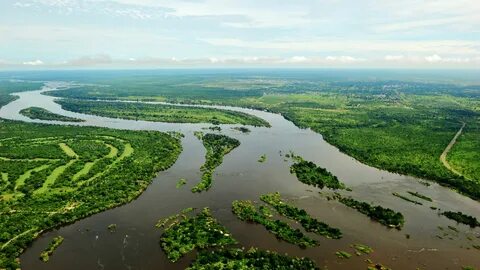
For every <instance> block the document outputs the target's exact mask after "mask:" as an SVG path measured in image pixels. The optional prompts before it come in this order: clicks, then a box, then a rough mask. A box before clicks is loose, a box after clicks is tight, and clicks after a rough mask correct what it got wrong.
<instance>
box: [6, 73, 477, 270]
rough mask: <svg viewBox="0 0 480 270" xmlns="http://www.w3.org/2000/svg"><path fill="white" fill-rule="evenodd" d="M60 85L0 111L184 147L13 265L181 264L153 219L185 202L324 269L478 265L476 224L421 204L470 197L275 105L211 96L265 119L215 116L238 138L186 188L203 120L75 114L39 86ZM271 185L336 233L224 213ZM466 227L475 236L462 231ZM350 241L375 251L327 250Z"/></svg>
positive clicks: (196, 164)
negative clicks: (164, 134) (343, 190)
mask: <svg viewBox="0 0 480 270" xmlns="http://www.w3.org/2000/svg"><path fill="white" fill-rule="evenodd" d="M68 87H69V84H68V83H63V82H47V83H46V85H45V86H44V88H43V89H41V90H37V91H30V92H21V93H16V94H15V95H17V96H19V99H17V100H15V101H13V102H11V103H9V104H7V105H6V106H4V107H2V108H1V109H0V117H1V118H5V119H12V120H20V121H28V122H36V123H52V124H72V125H86V126H99V127H107V128H114V129H130V130H158V131H179V132H182V133H183V134H184V135H185V138H183V139H182V145H183V152H182V154H181V155H180V157H179V159H178V160H177V161H176V163H175V165H174V166H172V167H171V168H170V169H168V170H166V171H163V172H160V173H159V174H158V176H157V177H156V178H155V180H154V181H153V183H152V184H151V185H150V186H149V187H148V188H147V189H146V191H145V192H144V193H143V194H142V195H141V196H140V197H139V198H138V199H136V200H134V201H132V202H131V203H128V204H126V205H123V206H121V207H117V208H114V209H110V210H108V211H105V212H102V213H99V214H96V215H93V216H91V217H88V218H85V219H82V220H79V221H77V222H75V223H73V224H70V225H67V226H64V227H61V228H59V229H57V230H53V231H49V232H46V233H43V234H42V235H41V236H40V237H39V238H38V239H37V240H35V241H34V243H33V244H32V245H31V246H30V247H29V248H28V249H27V250H26V251H25V252H24V253H23V254H22V256H21V264H22V269H26V270H29V269H32V270H41V269H49V270H51V269H54V270H55V269H59V270H60V269H62V270H63V269H69V270H75V269H82V270H84V269H116V270H117V269H118V270H120V269H184V268H185V267H186V266H187V265H188V264H189V263H190V261H191V259H193V258H194V256H195V254H194V253H192V254H189V255H188V256H186V257H185V258H183V259H181V260H180V261H179V262H177V263H175V264H173V263H170V262H168V261H167V259H166V256H165V254H164V253H163V251H162V250H161V248H160V245H159V238H160V235H161V230H159V229H157V228H155V227H154V224H155V223H156V221H157V220H158V219H159V218H161V217H165V216H168V215H171V214H175V213H177V212H179V211H180V210H181V209H183V208H186V207H197V208H202V207H210V208H211V210H212V213H213V215H214V216H215V217H216V218H217V219H218V221H219V222H220V223H221V224H223V225H225V226H226V227H227V228H228V230H229V231H230V232H231V233H232V234H233V236H234V238H235V239H237V240H238V241H239V242H240V244H241V245H242V246H245V247H251V246H255V247H258V248H261V249H270V250H275V251H277V252H279V253H282V254H283V253H288V254H289V255H295V256H302V257H303V256H307V257H310V258H311V259H313V260H315V261H316V262H317V264H318V266H319V267H324V266H327V267H328V269H366V262H365V259H366V258H370V259H372V261H374V262H379V263H382V264H384V265H386V266H389V267H391V268H393V269H416V268H417V267H420V268H421V269H461V266H462V265H471V266H476V267H480V259H479V258H480V251H479V250H476V249H474V248H471V246H472V244H477V245H479V244H480V239H479V237H480V230H479V229H471V228H470V227H468V226H464V225H457V224H456V223H455V222H453V221H451V220H448V219H447V218H445V217H443V216H440V215H438V212H437V211H435V210H432V209H430V208H429V206H430V205H432V206H436V207H438V208H440V209H442V210H451V211H460V210H461V211H462V212H464V213H467V214H470V215H473V216H477V217H480V207H479V206H480V204H479V203H478V202H476V201H473V200H471V199H469V198H467V197H465V196H462V195H460V194H458V193H456V192H455V191H452V190H450V189H447V188H444V187H442V186H440V185H438V184H435V183H433V182H431V185H430V186H426V185H424V184H422V183H421V181H420V180H419V179H416V178H414V177H410V176H404V175H399V174H395V173H390V172H386V171H383V170H379V169H376V168H373V167H370V166H367V165H364V164H362V163H360V162H358V161H357V160H355V159H353V158H351V157H349V156H348V155H345V154H344V153H341V152H340V151H339V150H338V149H337V148H335V147H334V146H332V145H330V144H328V143H327V142H325V141H324V140H323V138H322V136H321V135H320V134H318V133H315V132H313V131H311V130H309V129H300V128H298V127H296V126H295V125H294V124H293V123H291V122H290V121H287V120H285V119H284V118H283V117H282V116H281V115H279V114H273V113H269V112H264V111H258V110H252V109H244V108H232V107H222V106H215V107H220V108H224V109H230V110H235V111H241V112H245V113H249V114H252V115H255V116H258V117H261V118H263V119H265V120H266V121H268V122H269V123H270V124H271V127H270V128H266V127H249V129H251V132H250V133H247V134H243V133H241V132H239V131H236V130H233V129H232V127H234V126H236V125H221V127H222V132H221V133H222V134H225V135H228V136H231V137H234V138H237V139H238V140H240V142H241V145H240V146H239V147H238V148H237V149H235V150H234V151H232V152H231V153H230V154H228V155H227V156H225V158H224V162H223V164H222V165H221V166H220V167H218V168H217V170H216V172H215V174H214V182H213V186H212V188H211V189H210V190H209V191H208V192H203V193H200V194H193V193H192V192H190V188H191V187H192V186H194V185H195V184H196V183H198V181H199V179H200V176H201V174H200V170H199V168H200V166H201V165H202V164H203V162H204V155H205V149H204V148H203V145H202V143H201V142H200V141H199V140H198V139H197V138H195V136H194V135H193V132H194V131H199V130H201V129H202V128H205V127H208V126H211V125H209V124H184V123H158V122H148V121H134V120H122V119H114V118H106V117H99V116H92V115H85V114H79V113H74V112H69V111H65V110H63V109H62V108H61V106H60V105H58V104H57V103H55V102H54V100H55V98H54V97H50V96H46V95H43V94H42V92H44V91H47V90H52V89H66V90H65V91H68V89H67V88H68ZM31 106H37V107H42V108H45V109H47V110H49V111H51V112H53V113H57V114H61V115H65V116H70V117H76V118H81V119H84V120H85V122H82V123H64V122H55V121H41V120H31V119H29V118H27V117H24V116H22V115H20V114H19V113H18V112H19V111H20V110H21V109H23V108H27V107H31ZM290 150H292V151H294V152H295V153H296V154H297V155H300V156H302V157H303V158H304V159H306V160H310V161H313V162H315V163H316V164H317V165H319V166H322V167H324V168H326V169H327V170H329V171H331V172H332V173H333V174H335V175H337V176H338V177H339V179H341V181H342V182H344V183H345V184H346V185H347V186H348V187H350V188H352V189H353V191H352V192H349V193H348V194H351V195H352V196H353V197H354V198H356V199H359V200H363V201H367V202H373V203H375V204H378V205H382V206H384V207H389V208H392V209H394V210H396V211H400V212H401V213H402V214H403V215H404V216H405V220H406V223H405V226H404V227H403V229H402V230H396V229H388V228H386V227H384V226H382V225H380V224H379V223H376V222H373V221H371V220H370V219H369V218H368V217H366V216H364V215H362V214H360V213H358V212H356V211H355V210H353V209H350V208H347V207H345V206H343V205H341V204H340V203H338V202H336V201H329V200H327V199H326V194H328V193H329V192H328V191H322V193H319V192H318V191H320V190H319V189H316V188H313V187H310V186H307V185H304V184H302V183H301V182H299V181H298V180H297V179H296V177H295V176H294V175H292V174H290V172H289V166H290V164H291V163H290V161H285V157H284V156H283V154H285V153H287V152H288V151H290ZM280 151H281V153H283V154H282V155H281V154H280ZM263 154H266V155H267V161H266V162H264V163H259V162H258V161H257V160H258V158H259V157H260V156H261V155H263ZM180 178H185V179H187V181H188V183H187V185H186V186H184V187H183V188H179V189H177V188H176V187H175V185H176V183H177V182H178V180H179V179H180ZM274 191H279V192H280V193H281V194H282V196H283V197H285V198H288V199H290V200H293V201H294V204H295V205H296V206H298V207H301V208H304V209H306V210H307V211H308V212H309V213H310V214H311V215H312V216H314V217H316V218H318V219H319V220H321V221H324V222H326V223H327V224H329V225H331V226H333V227H337V228H340V229H341V231H342V232H343V235H344V237H343V238H342V239H340V240H332V239H325V238H322V237H315V236H313V238H316V239H319V240H320V246H318V247H315V248H307V249H301V248H298V247H297V246H294V245H292V244H289V243H287V242H284V241H279V240H277V239H276V238H275V237H274V236H273V235H272V234H270V233H268V232H267V231H266V230H265V229H264V228H263V227H262V226H260V225H255V224H248V223H245V222H242V221H240V220H239V219H237V218H236V217H235V216H234V215H233V214H232V213H231V202H232V201H233V200H235V199H251V200H258V197H259V195H261V194H264V193H268V192H274ZM407 191H418V192H419V193H422V194H425V195H427V196H429V197H431V198H432V199H433V201H434V202H433V203H431V204H428V203H425V204H424V205H420V206H418V205H414V204H412V203H409V202H406V201H403V200H401V199H399V198H397V197H394V196H392V192H398V193H402V194H403V193H406V192H407ZM112 223H115V224H117V230H116V232H114V233H111V232H109V230H108V229H107V226H108V225H109V224H112ZM448 225H451V226H455V227H457V228H458V229H459V231H460V232H459V233H456V236H454V237H453V238H452V239H453V240H450V239H449V238H448V237H446V238H444V239H439V238H437V237H436V235H443V232H442V231H441V230H439V229H438V226H442V227H445V228H446V227H447V226H448ZM57 235H62V236H63V237H65V241H64V243H63V244H62V245H61V246H60V247H59V248H58V249H57V250H56V251H55V254H54V255H53V256H52V257H51V259H50V261H49V262H48V263H43V262H41V261H40V260H39V259H38V257H39V254H40V252H41V251H42V250H43V249H44V248H45V247H46V246H47V245H48V243H49V242H50V241H51V239H52V238H53V237H55V236H57ZM407 235H408V236H409V237H407ZM467 236H470V237H472V238H473V239H474V240H469V239H468V238H467ZM353 243H362V244H366V245H368V246H370V247H372V248H373V249H374V250H375V252H374V253H372V254H371V255H369V256H368V257H367V256H359V257H357V256H353V257H352V258H351V259H348V260H346V259H338V258H337V257H336V256H335V252H336V251H339V250H345V251H348V252H350V253H353V250H352V249H351V248H350V245H351V244H353ZM467 248H469V249H467Z"/></svg>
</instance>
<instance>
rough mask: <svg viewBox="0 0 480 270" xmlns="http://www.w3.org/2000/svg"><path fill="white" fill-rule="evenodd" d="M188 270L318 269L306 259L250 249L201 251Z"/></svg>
mask: <svg viewBox="0 0 480 270" xmlns="http://www.w3.org/2000/svg"><path fill="white" fill-rule="evenodd" d="M187 269H189V270H206V269H223V270H234V269H235V270H247V269H278V270H289V269H296V270H315V269H319V268H318V267H317V266H316V265H315V263H314V262H313V261H312V260H310V259H308V258H296V257H288V256H285V255H279V254H277V253H275V252H272V251H262V250H258V249H255V248H251V249H250V250H248V251H244V250H242V249H228V250H214V251H201V252H200V253H199V254H198V257H197V259H196V260H195V261H194V262H193V263H192V264H191V265H190V267H189V268H187Z"/></svg>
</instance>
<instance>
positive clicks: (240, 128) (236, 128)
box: [232, 127, 250, 133]
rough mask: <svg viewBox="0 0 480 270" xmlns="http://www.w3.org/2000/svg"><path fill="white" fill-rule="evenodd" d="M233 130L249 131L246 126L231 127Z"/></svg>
mask: <svg viewBox="0 0 480 270" xmlns="http://www.w3.org/2000/svg"><path fill="white" fill-rule="evenodd" d="M232 129H233V130H238V131H240V132H242V133H250V129H248V128H246V127H233V128H232Z"/></svg>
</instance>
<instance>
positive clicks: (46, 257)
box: [40, 236, 64, 262]
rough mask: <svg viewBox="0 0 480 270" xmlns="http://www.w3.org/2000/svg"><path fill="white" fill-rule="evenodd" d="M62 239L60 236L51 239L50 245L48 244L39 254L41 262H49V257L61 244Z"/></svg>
mask: <svg viewBox="0 0 480 270" xmlns="http://www.w3.org/2000/svg"><path fill="white" fill-rule="evenodd" d="M63 240H64V238H63V237H62V236H57V237H54V238H53V239H52V241H51V242H50V244H48V247H47V249H45V250H44V251H43V252H42V253H40V260H42V261H43V262H48V260H50V256H52V254H53V252H54V251H55V249H57V247H58V246H60V245H61V244H62V243H63Z"/></svg>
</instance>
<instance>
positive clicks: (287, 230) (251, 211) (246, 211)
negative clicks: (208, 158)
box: [232, 200, 318, 248]
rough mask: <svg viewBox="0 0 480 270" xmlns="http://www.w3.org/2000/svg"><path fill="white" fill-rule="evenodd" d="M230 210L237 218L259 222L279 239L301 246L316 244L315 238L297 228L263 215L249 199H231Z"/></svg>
mask: <svg viewBox="0 0 480 270" xmlns="http://www.w3.org/2000/svg"><path fill="white" fill-rule="evenodd" d="M232 211H233V213H234V214H235V215H236V216H237V217H238V218H239V219H241V220H243V221H248V222H255V223H258V224H261V225H263V226H264V227H265V228H266V229H267V230H268V231H269V232H271V233H273V234H275V236H277V237H278V238H279V239H282V240H285V241H287V242H289V243H292V244H296V245H299V246H300V247H302V248H306V247H312V246H316V245H318V242H317V241H316V240H313V239H310V238H308V237H307V236H305V235H304V234H303V233H302V232H301V231H300V230H299V229H293V228H292V227H290V226H289V225H288V224H287V223H285V222H283V221H280V220H273V219H272V218H271V217H270V216H267V215H265V212H264V211H259V210H257V209H256V207H255V205H254V204H253V203H252V202H251V201H238V200H235V201H233V202H232Z"/></svg>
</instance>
